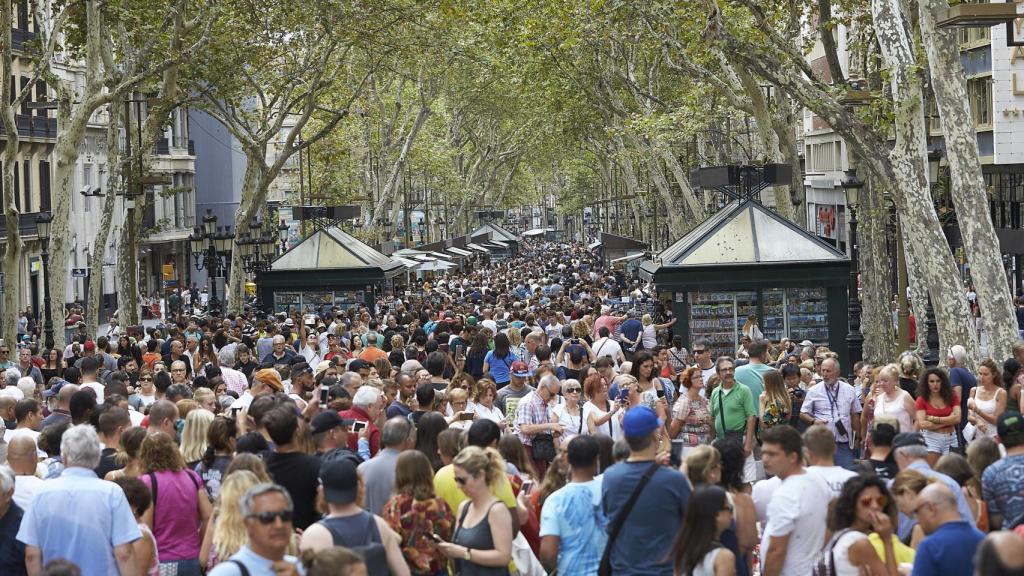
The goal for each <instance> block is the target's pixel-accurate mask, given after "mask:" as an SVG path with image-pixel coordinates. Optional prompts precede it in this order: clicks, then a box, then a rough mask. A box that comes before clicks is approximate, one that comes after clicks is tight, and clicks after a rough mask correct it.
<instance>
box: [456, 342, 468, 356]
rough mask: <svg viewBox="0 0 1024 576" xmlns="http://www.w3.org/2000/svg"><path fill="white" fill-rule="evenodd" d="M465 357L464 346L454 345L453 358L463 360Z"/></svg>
mask: <svg viewBox="0 0 1024 576" xmlns="http://www.w3.org/2000/svg"><path fill="white" fill-rule="evenodd" d="M465 355H466V345H465V344H456V345H455V357H456V358H463V357H465Z"/></svg>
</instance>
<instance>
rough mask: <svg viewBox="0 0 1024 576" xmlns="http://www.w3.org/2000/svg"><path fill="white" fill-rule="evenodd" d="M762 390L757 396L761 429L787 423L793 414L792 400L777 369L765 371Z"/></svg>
mask: <svg viewBox="0 0 1024 576" xmlns="http://www.w3.org/2000/svg"><path fill="white" fill-rule="evenodd" d="M763 378H764V392H762V393H761V397H760V398H758V404H759V410H758V415H759V416H760V419H761V427H762V429H765V430H767V429H768V428H771V427H772V426H777V425H779V424H789V421H790V418H791V417H792V416H793V401H792V400H791V399H790V397H789V392H787V391H786V383H785V382H784V381H783V380H782V374H780V373H779V371H778V370H772V371H771V372H765V373H764V374H763Z"/></svg>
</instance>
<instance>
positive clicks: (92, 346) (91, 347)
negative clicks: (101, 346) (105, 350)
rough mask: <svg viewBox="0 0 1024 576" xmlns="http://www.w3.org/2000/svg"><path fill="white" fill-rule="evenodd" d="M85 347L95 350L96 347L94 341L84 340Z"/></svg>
mask: <svg viewBox="0 0 1024 576" xmlns="http://www.w3.org/2000/svg"><path fill="white" fill-rule="evenodd" d="M85 349H86V350H95V349H96V343H95V342H93V341H92V340H86V341H85Z"/></svg>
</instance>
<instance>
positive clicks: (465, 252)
mask: <svg viewBox="0 0 1024 576" xmlns="http://www.w3.org/2000/svg"><path fill="white" fill-rule="evenodd" d="M448 252H450V253H452V254H454V255H456V256H462V257H463V258H465V257H466V256H472V255H473V253H472V252H470V251H469V250H463V249H462V248H456V247H455V246H452V247H451V248H448Z"/></svg>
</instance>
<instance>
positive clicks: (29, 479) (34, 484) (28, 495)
mask: <svg viewBox="0 0 1024 576" xmlns="http://www.w3.org/2000/svg"><path fill="white" fill-rule="evenodd" d="M42 485H43V480H42V478H39V477H38V476H24V475H18V476H15V477H14V502H15V503H16V504H17V505H18V506H20V507H21V509H22V510H24V511H25V512H26V513H27V512H28V508H29V504H31V503H32V496H33V495H34V494H35V493H36V489H37V488H39V487H40V486H42Z"/></svg>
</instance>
